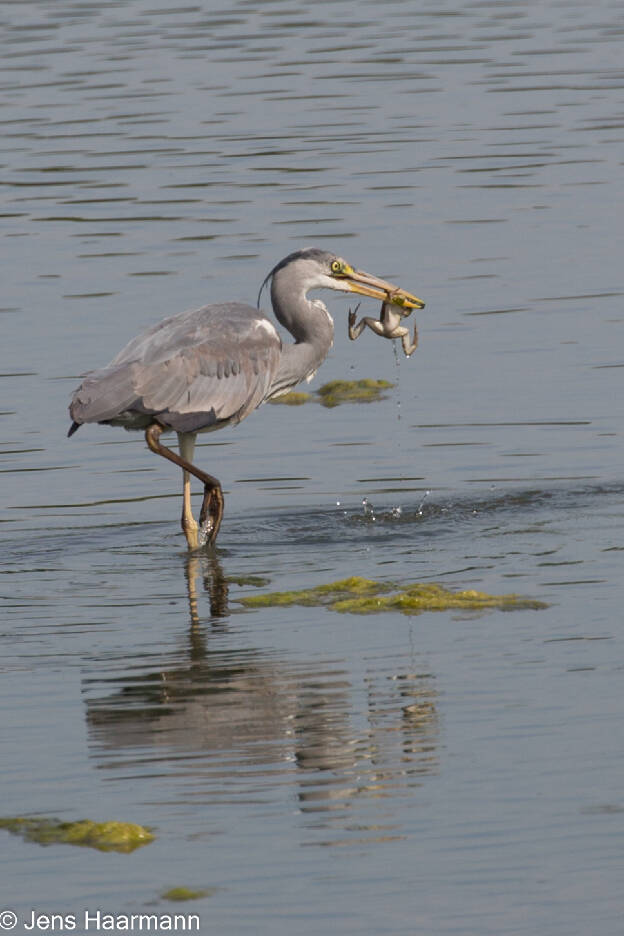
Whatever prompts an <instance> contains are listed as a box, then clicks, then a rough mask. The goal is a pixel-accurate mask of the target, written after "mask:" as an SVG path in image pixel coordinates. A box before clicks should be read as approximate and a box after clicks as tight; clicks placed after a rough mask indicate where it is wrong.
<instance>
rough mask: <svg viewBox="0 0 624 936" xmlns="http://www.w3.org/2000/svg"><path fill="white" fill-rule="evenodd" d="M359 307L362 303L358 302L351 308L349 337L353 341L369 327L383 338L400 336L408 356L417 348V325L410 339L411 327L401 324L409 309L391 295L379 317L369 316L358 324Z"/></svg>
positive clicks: (382, 306)
mask: <svg viewBox="0 0 624 936" xmlns="http://www.w3.org/2000/svg"><path fill="white" fill-rule="evenodd" d="M359 308H360V304H359V303H358V305H356V307H355V309H354V310H353V311H351V309H349V338H350V339H351V341H355V339H356V338H359V337H360V335H361V334H362V332H363V331H364V329H365V328H366V327H368V328H370V329H371V331H374V332H375V334H376V335H380V336H381V337H382V338H400V339H401V344H402V345H403V351H404V352H405V356H406V357H409V356H410V354H412V353H413V352H414V351H415V350H416V348H417V347H418V328H417V326H416V325H414V334H413V337H412V339H411V340H410V333H409V329H408V328H405V326H404V325H401V319H402V318H404V317H405V316H406V315H409V311H408V312H405V311H404V310H403V307H401V306H398V305H396V303H394V302H392V300H391V298H390V297H389V298H388V299H386V300H384V302H382V304H381V311H380V313H379V318H378V319H374V318H370V317H368V316H367V317H365V318H363V319H360V321H359V322H358V323H357V325H356V318H357V311H358V309H359ZM410 311H411V310H410Z"/></svg>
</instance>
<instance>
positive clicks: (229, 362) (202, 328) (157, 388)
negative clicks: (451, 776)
mask: <svg viewBox="0 0 624 936" xmlns="http://www.w3.org/2000/svg"><path fill="white" fill-rule="evenodd" d="M280 352H281V341H280V338H279V336H278V334H277V332H276V330H275V328H274V327H273V325H272V323H271V321H270V320H269V319H268V318H267V317H266V316H265V315H263V313H261V312H259V311H258V310H257V309H253V308H252V307H251V306H245V305H240V304H238V303H224V304H222V305H211V306H204V307H203V308H201V309H196V310H194V311H191V312H183V313H181V314H180V315H176V316H173V317H172V318H169V319H165V320H164V321H163V322H160V323H159V324H158V325H156V326H154V327H153V328H150V329H149V330H148V331H146V332H144V333H143V334H142V335H139V336H137V337H136V338H134V339H133V340H132V341H131V342H130V343H129V344H128V345H127V346H126V347H125V348H124V349H123V350H122V351H121V352H120V353H119V354H118V355H117V356H116V357H115V358H113V360H112V361H111V362H110V364H109V365H108V367H106V368H103V369H102V370H100V371H95V372H93V373H92V374H89V375H88V376H87V377H86V378H85V380H84V381H83V383H82V384H81V386H80V387H79V388H78V390H77V391H76V393H75V394H74V397H73V400H72V404H71V406H70V414H71V416H72V419H74V420H75V421H76V422H77V423H82V422H111V421H112V422H121V423H122V424H124V423H126V424H128V425H132V424H133V423H134V424H137V423H139V424H140V422H141V417H152V416H154V417H157V418H158V420H159V422H162V423H163V424H164V425H168V426H171V428H172V429H176V430H177V431H179V432H197V431H199V430H200V429H207V428H213V427H214V428H216V427H217V426H218V425H223V424H225V423H229V422H240V420H241V419H244V418H245V416H247V415H248V414H249V413H250V412H251V411H252V410H253V409H255V408H256V407H257V406H259V405H260V403H261V402H262V401H263V400H264V398H265V397H266V394H267V393H268V390H269V387H270V385H271V381H272V379H273V376H274V374H275V372H276V370H277V367H278V363H279V359H280Z"/></svg>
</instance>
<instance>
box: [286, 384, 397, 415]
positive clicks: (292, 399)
mask: <svg viewBox="0 0 624 936" xmlns="http://www.w3.org/2000/svg"><path fill="white" fill-rule="evenodd" d="M392 387H394V384H393V383H391V382H390V381H389V380H372V379H370V378H365V379H364V380H330V381H329V383H326V384H323V386H322V387H319V389H318V390H315V391H314V394H312V393H305V392H301V391H293V392H291V393H284V394H283V395H282V396H279V397H276V398H275V399H274V400H271V403H282V404H284V405H285V406H302V405H303V404H304V403H309V402H317V403H320V404H321V406H326V407H328V408H330V409H331V408H332V407H334V406H340V404H341V403H373V402H374V401H375V400H382V399H384V393H385V391H386V390H391V389H392Z"/></svg>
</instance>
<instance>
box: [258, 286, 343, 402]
mask: <svg viewBox="0 0 624 936" xmlns="http://www.w3.org/2000/svg"><path fill="white" fill-rule="evenodd" d="M271 302H272V303H273V311H274V313H275V317H276V318H277V320H278V322H280V324H281V325H283V326H284V328H287V329H288V331H289V332H290V334H291V335H292V336H293V338H294V339H295V343H294V344H285V345H284V346H283V348H282V354H281V358H280V364H279V368H278V371H277V374H276V375H275V379H274V380H273V383H272V384H271V391H270V392H271V395H272V396H273V395H275V394H278V393H284V392H285V391H286V390H288V389H290V388H291V387H294V386H296V384H298V383H300V382H301V381H302V380H305V379H306V378H307V379H310V378H311V377H312V376H313V375H314V373H315V372H316V370H317V369H318V367H319V366H320V365H321V364H322V363H323V361H324V360H325V358H326V357H327V354H328V353H329V350H330V348H331V346H332V344H333V342H334V322H333V319H332V317H331V316H330V314H329V312H328V311H327V309H326V308H325V306H324V305H323V303H322V302H320V301H318V300H317V301H313V302H311V301H310V300H309V299H307V298H306V294H305V289H303V288H302V289H300V290H299V291H295V292H293V291H292V286H291V287H290V288H286V287H285V286H284V285H283V284H281V282H280V277H279V274H276V275H275V276H274V277H273V282H272V284H271Z"/></svg>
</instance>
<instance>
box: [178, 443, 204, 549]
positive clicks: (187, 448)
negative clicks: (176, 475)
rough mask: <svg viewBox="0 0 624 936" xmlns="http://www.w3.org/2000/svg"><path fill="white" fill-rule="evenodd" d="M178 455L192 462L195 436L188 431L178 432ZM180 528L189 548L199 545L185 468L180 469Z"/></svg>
mask: <svg viewBox="0 0 624 936" xmlns="http://www.w3.org/2000/svg"><path fill="white" fill-rule="evenodd" d="M178 446H179V448H180V455H181V456H182V458H183V459H184V461H185V462H188V463H189V464H192V462H193V455H194V453H195V436H194V435H191V433H188V432H178ZM181 522H182V530H183V532H184V535H185V536H186V541H187V543H188V545H189V549H197V547H198V546H199V526H198V525H197V521H196V519H195V517H194V516H193V510H192V507H191V476H190V474H189V472H188V471H187V470H186V468H184V469H183V471H182V521H181Z"/></svg>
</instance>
